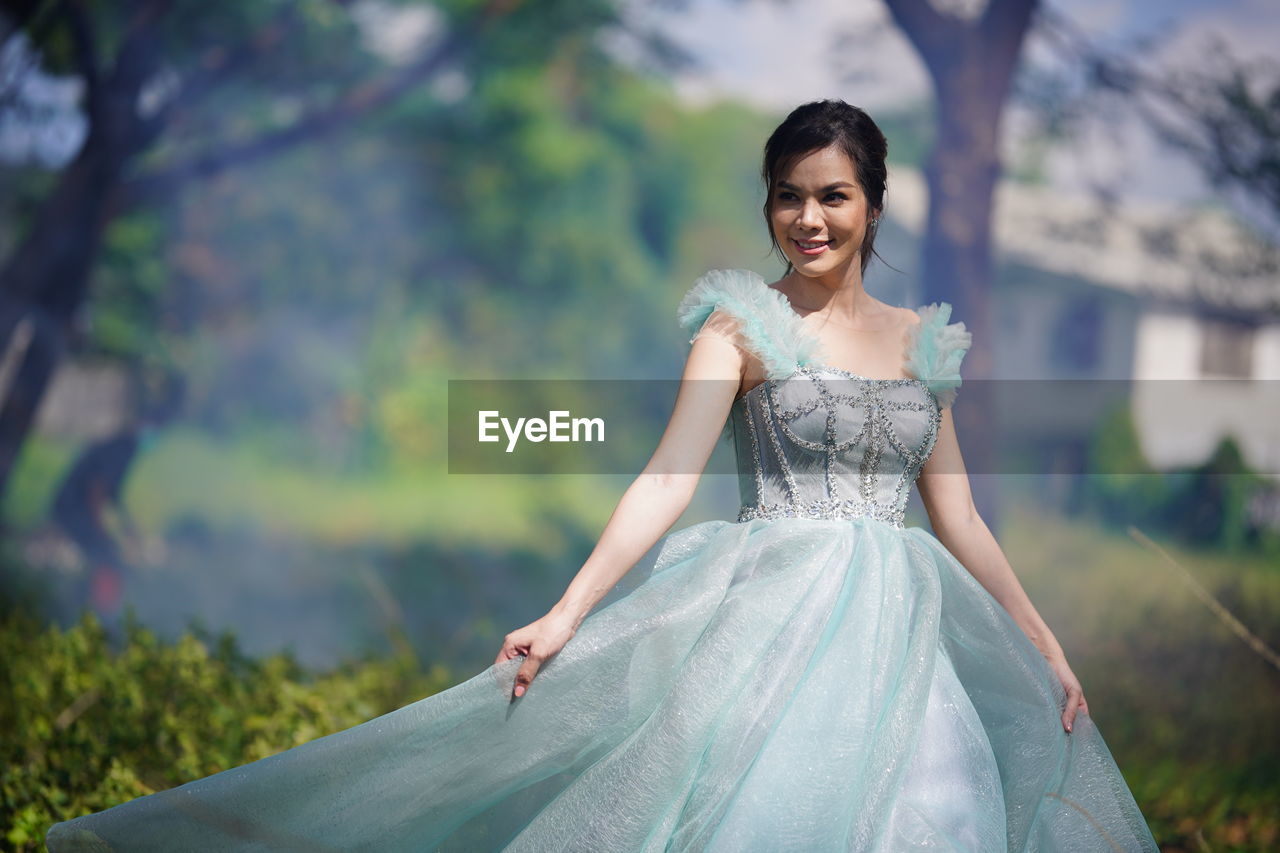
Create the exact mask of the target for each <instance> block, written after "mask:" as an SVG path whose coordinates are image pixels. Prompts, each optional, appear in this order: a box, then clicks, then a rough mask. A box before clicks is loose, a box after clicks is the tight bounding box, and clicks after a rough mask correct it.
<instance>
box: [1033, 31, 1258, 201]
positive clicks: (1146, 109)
mask: <svg viewBox="0 0 1280 853" xmlns="http://www.w3.org/2000/svg"><path fill="white" fill-rule="evenodd" d="M1035 33H1036V36H1037V38H1039V39H1040V40H1041V41H1043V42H1044V43H1045V44H1046V46H1047V47H1049V48H1050V50H1051V52H1052V54H1053V55H1054V56H1056V58H1057V59H1058V60H1059V61H1060V67H1057V68H1053V67H1049V66H1047V65H1042V66H1040V67H1037V68H1034V69H1029V71H1028V73H1027V74H1026V75H1024V78H1023V80H1022V81H1021V84H1020V86H1019V91H1018V92H1017V94H1018V96H1019V98H1020V100H1021V101H1023V102H1025V103H1026V104H1027V106H1029V107H1030V108H1031V109H1032V111H1033V113H1034V114H1035V115H1036V116H1037V117H1038V118H1039V120H1040V122H1041V125H1042V130H1043V131H1044V132H1045V133H1047V134H1052V135H1055V136H1058V137H1063V138H1070V137H1072V136H1073V135H1075V134H1078V133H1080V132H1081V131H1082V130H1084V129H1085V128H1086V127H1087V126H1088V125H1089V124H1090V123H1091V122H1100V123H1114V122H1118V121H1119V120H1120V119H1123V118H1129V117H1132V116H1136V117H1138V118H1139V119H1141V121H1142V122H1144V123H1145V124H1146V126H1147V127H1149V128H1150V129H1151V130H1152V131H1153V132H1154V133H1155V134H1156V136H1157V138H1159V139H1161V140H1163V141H1164V142H1165V143H1167V144H1169V145H1170V146H1171V147H1173V148H1174V149H1176V150H1178V151H1181V152H1182V153H1184V154H1185V155H1187V156H1188V157H1189V158H1190V159H1191V160H1192V161H1193V162H1194V163H1195V164H1196V165H1197V166H1199V167H1200V169H1201V170H1202V172H1203V173H1204V175H1205V177H1206V178H1207V179H1208V180H1209V182H1210V184H1211V185H1212V186H1214V187H1215V188H1216V189H1217V190H1218V191H1220V192H1223V193H1224V194H1225V193H1227V192H1238V193H1240V194H1242V196H1243V197H1244V198H1247V199H1250V200H1251V201H1252V202H1253V203H1254V204H1255V206H1256V207H1260V208H1261V209H1262V210H1263V211H1265V212H1266V213H1267V214H1268V215H1269V216H1270V217H1271V219H1272V225H1273V226H1280V61H1277V60H1276V58H1275V57H1273V56H1264V57H1261V58H1258V59H1253V60H1245V59H1242V58H1240V57H1239V56H1236V55H1234V54H1233V52H1232V49H1231V48H1230V47H1229V46H1228V45H1227V44H1226V43H1225V42H1224V41H1223V40H1222V39H1221V38H1220V37H1215V38H1212V39H1209V40H1207V41H1206V42H1204V44H1203V49H1202V50H1200V51H1199V55H1200V57H1201V58H1200V59H1199V61H1198V62H1196V63H1195V64H1194V65H1189V66H1188V65H1185V64H1179V65H1176V66H1173V67H1170V66H1169V65H1168V63H1153V62H1152V61H1151V55H1152V54H1153V53H1155V52H1156V51H1157V50H1158V49H1159V48H1160V47H1162V46H1163V45H1164V38H1163V36H1161V35H1160V34H1156V35H1153V36H1143V37H1141V38H1139V39H1137V40H1135V41H1134V43H1132V44H1127V45H1124V46H1122V47H1118V48H1109V47H1106V46H1104V45H1103V44H1102V43H1101V42H1100V40H1099V39H1097V38H1094V37H1091V36H1089V35H1087V34H1086V33H1084V32H1083V31H1082V30H1081V28H1080V27H1079V26H1078V25H1076V24H1075V23H1074V22H1073V21H1072V20H1071V19H1070V18H1069V17H1068V16H1067V15H1065V14H1063V13H1062V12H1060V11H1058V10H1055V9H1046V10H1045V12H1044V13H1043V14H1042V15H1040V16H1039V18H1038V21H1037V26H1036V30H1035Z"/></svg>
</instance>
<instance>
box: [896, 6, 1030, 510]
mask: <svg viewBox="0 0 1280 853" xmlns="http://www.w3.org/2000/svg"><path fill="white" fill-rule="evenodd" d="M885 2H886V5H887V6H888V7H889V12H890V13H891V14H892V16H893V19H894V21H896V22H897V24H898V26H899V27H901V29H902V31H903V32H904V33H905V34H906V36H907V38H908V39H910V41H911V43H912V45H914V46H915V48H916V50H917V51H918V52H919V54H920V58H921V59H922V60H923V61H924V64H925V67H926V68H927V69H928V71H929V77H930V79H931V80H932V82H933V91H934V99H935V110H936V131H935V137H934V145H933V149H932V150H931V151H930V153H929V156H928V160H927V161H926V163H925V168H924V172H925V179H926V181H927V182H928V187H929V212H928V215H927V217H926V220H925V228H924V235H923V257H922V259H921V261H922V263H921V272H920V286H921V291H920V301H922V302H925V303H928V302H941V301H944V300H945V301H950V302H952V303H953V304H954V306H955V316H956V317H958V318H963V320H964V323H965V326H966V327H967V328H968V329H969V330H970V331H971V332H973V346H972V348H971V349H970V350H969V353H968V355H967V356H966V358H965V369H966V376H967V377H971V378H973V379H988V378H990V377H991V375H992V371H993V369H994V364H993V356H992V339H991V331H992V323H991V309H990V305H989V301H990V300H989V296H990V293H991V281H992V246H991V228H992V205H993V202H994V198H995V187H996V182H997V181H998V180H999V178H1000V174H1001V162H1000V127H1001V117H1002V115H1003V113H1004V108H1005V102H1006V100H1007V99H1008V96H1009V92H1010V89H1011V87H1012V82H1013V76H1014V72H1015V71H1016V70H1017V67H1018V58H1019V56H1020V54H1021V51H1022V44H1023V40H1024V39H1025V37H1026V34H1027V30H1028V28H1029V26H1030V24H1031V18H1032V13H1033V12H1034V11H1035V9H1036V8H1037V6H1038V5H1039V4H1038V0H989V1H988V2H986V3H985V4H984V3H982V2H972V1H971V2H943V0H934V2H932V3H931V2H930V0H885ZM975 390H978V391H979V392H980V391H981V383H979V384H978V385H977V386H975ZM985 409H986V407H985V406H983V405H982V404H981V403H975V404H974V405H969V406H960V407H958V408H957V409H956V419H957V428H958V429H961V430H962V431H963V432H964V437H965V457H966V464H967V466H968V468H969V469H970V470H971V471H973V472H975V473H977V474H985V473H987V472H990V471H993V470H994V468H993V467H992V459H993V456H992V454H993V451H994V448H993V447H992V445H991V440H990V432H989V430H985V429H983V428H982V427H983V425H982V424H981V423H979V422H977V421H975V420H974V419H975V418H977V419H979V420H980V416H981V413H982V412H983V411H984V410H985ZM972 487H973V493H974V502H975V504H976V505H977V507H978V511H979V512H980V513H981V514H982V517H983V519H984V520H985V521H986V522H987V524H988V526H990V527H991V528H992V529H995V528H996V527H997V525H998V523H999V518H998V507H997V505H996V492H995V489H993V488H992V487H991V485H990V484H989V482H988V478H987V477H983V476H978V477H975V478H973V481H972Z"/></svg>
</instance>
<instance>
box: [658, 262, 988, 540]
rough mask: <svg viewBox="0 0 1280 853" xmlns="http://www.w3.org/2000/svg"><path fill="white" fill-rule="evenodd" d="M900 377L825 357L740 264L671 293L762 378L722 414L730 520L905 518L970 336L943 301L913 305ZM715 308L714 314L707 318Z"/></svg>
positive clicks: (683, 312) (686, 316) (692, 325)
mask: <svg viewBox="0 0 1280 853" xmlns="http://www.w3.org/2000/svg"><path fill="white" fill-rule="evenodd" d="M916 313H917V314H918V315H919V320H920V322H918V323H915V324H913V325H911V326H910V327H909V328H908V331H907V333H906V338H907V344H906V351H905V357H904V362H903V366H904V367H905V368H906V370H905V372H906V373H907V374H909V377H908V378H901V379H871V378H867V377H863V376H860V375H858V374H856V373H853V372H851V371H849V370H845V369H842V368H837V367H833V366H831V365H829V364H827V363H825V361H824V356H823V353H822V346H821V344H820V342H819V341H818V340H817V339H816V337H815V336H814V335H813V334H812V333H811V332H810V331H809V330H808V327H807V326H806V325H805V324H804V323H803V322H802V318H801V317H800V315H799V314H797V313H796V312H795V311H794V310H793V309H792V308H791V306H790V302H789V301H788V300H787V298H786V296H785V295H783V294H782V293H781V292H780V291H778V290H775V289H773V288H771V287H769V286H768V284H767V283H766V282H765V281H764V279H763V278H762V277H761V276H759V275H758V274H757V273H754V272H751V271H750V270H711V271H709V272H707V273H705V274H704V275H702V276H701V277H699V279H698V280H697V281H696V282H695V283H694V286H693V287H692V288H691V289H690V291H689V292H688V293H687V294H686V295H685V298H684V299H683V300H682V301H681V303H680V311H679V317H680V320H681V322H682V323H683V324H684V325H685V326H686V328H689V329H690V330H692V331H693V332H694V334H693V337H692V338H690V342H692V340H694V339H696V338H697V337H698V336H699V335H700V334H716V335H719V336H722V337H726V338H728V339H729V340H730V341H731V342H732V343H734V345H736V346H739V347H741V348H742V349H744V350H746V351H749V352H750V353H751V354H752V355H754V356H755V357H756V358H758V359H759V361H760V363H761V365H763V367H764V368H765V373H766V379H765V380H764V381H763V382H762V383H761V384H759V385H756V386H755V387H753V388H752V389H751V390H750V391H748V392H747V393H746V394H744V395H743V396H742V397H740V398H739V399H738V400H736V401H735V402H734V404H733V407H732V410H731V412H730V416H729V423H728V424H727V425H726V426H727V427H731V429H732V435H733V442H734V452H735V454H736V459H737V471H738V486H739V493H740V496H741V498H742V507H741V510H740V511H739V515H738V521H739V522H744V521H750V520H753V519H775V518H784V517H787V518H791V517H796V518H820V519H828V518H840V519H852V518H873V519H877V520H880V521H883V522H885V523H887V524H891V525H893V526H895V527H899V528H900V527H902V526H903V516H904V513H905V510H906V505H907V500H908V498H909V497H910V494H911V486H912V484H913V483H915V481H916V479H917V478H918V477H919V476H920V473H921V469H922V468H923V467H924V465H925V463H926V462H927V461H928V459H929V456H930V454H931V453H932V452H933V448H934V445H935V443H936V442H937V439H938V431H939V426H940V425H941V423H942V411H943V409H945V408H946V407H948V406H950V405H951V402H952V401H953V400H954V398H955V396H956V389H957V388H958V387H959V385H960V373H959V366H960V361H961V359H962V358H963V356H964V353H965V352H966V351H967V350H968V348H969V345H970V342H971V340H972V338H971V336H970V334H969V332H968V331H966V330H965V328H964V324H963V323H948V322H947V321H948V319H949V318H950V316H951V306H950V305H949V304H947V303H945V302H943V303H934V304H932V305H923V306H921V307H919V308H918V309H916ZM713 314H717V315H719V317H718V320H717V321H716V322H715V323H709V322H708V320H709V319H710V318H711V316H712V315H713Z"/></svg>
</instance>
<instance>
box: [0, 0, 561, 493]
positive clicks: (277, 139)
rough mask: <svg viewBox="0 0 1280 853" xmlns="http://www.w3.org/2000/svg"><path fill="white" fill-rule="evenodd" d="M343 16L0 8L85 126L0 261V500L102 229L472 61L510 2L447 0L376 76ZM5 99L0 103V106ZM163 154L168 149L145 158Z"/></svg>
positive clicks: (12, 3)
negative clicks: (246, 109) (443, 23)
mask: <svg viewBox="0 0 1280 853" xmlns="http://www.w3.org/2000/svg"><path fill="white" fill-rule="evenodd" d="M353 5H355V4H353V3H351V2H349V0H303V2H284V0H276V1H275V2H247V0H246V2H228V3H203V2H197V0H151V1H150V2H143V3H136V4H104V3H88V2H83V0H81V1H80V2H77V1H76V0H68V2H53V0H47V2H40V1H39V0H6V2H4V3H3V5H0V14H2V15H3V17H4V18H6V19H8V21H9V25H8V28H7V30H6V31H4V32H3V33H2V35H3V38H4V42H5V44H6V45H7V44H8V43H9V42H10V41H11V40H12V39H14V38H16V37H18V36H19V35H21V36H24V37H25V38H27V39H28V40H29V41H30V43H31V45H32V46H33V48H34V49H35V50H37V51H38V52H39V54H40V55H41V56H42V57H43V59H44V61H46V62H47V63H48V64H49V66H50V67H51V68H54V69H56V70H58V71H62V72H68V73H74V74H76V75H77V76H78V77H79V78H80V80H81V81H82V82H83V86H84V88H83V104H84V111H85V113H86V116H87V121H88V128H87V136H86V138H85V140H84V143H83V145H82V146H81V148H80V149H79V151H78V152H77V153H76V155H75V157H74V158H73V159H72V161H71V162H70V164H69V165H67V166H66V167H65V168H64V169H63V170H62V171H61V173H60V174H59V175H58V176H57V178H56V180H55V181H54V182H53V184H52V186H50V187H49V189H48V192H47V194H46V195H45V196H44V198H43V199H42V200H41V203H40V205H39V207H38V209H37V210H35V211H34V212H33V215H32V216H31V221H30V222H29V223H28V227H27V229H26V232H25V233H24V234H23V235H22V236H21V237H20V238H19V240H18V241H17V243H16V245H15V247H14V248H13V250H12V251H11V253H10V254H9V256H8V257H7V258H6V259H4V261H3V263H0V351H2V352H5V353H7V354H8V357H9V358H11V359H12V361H13V369H12V373H11V379H10V381H9V383H8V386H7V387H6V388H5V389H3V399H0V492H2V491H3V489H4V488H5V486H6V484H7V482H8V477H9V474H10V472H11V470H12V467H13V463H14V461H15V459H16V458H17V455H18V452H19V450H20V448H21V446H22V443H23V441H24V440H25V438H26V436H27V433H28V432H29V430H30V427H31V423H32V420H33V417H34V415H35V412H36V410H37V408H38V406H39V404H40V401H41V399H42V397H43V395H44V392H45V389H46V387H47V386H48V383H49V380H50V378H51V376H52V374H53V371H54V368H55V366H56V364H57V362H58V359H59V358H60V356H61V354H62V352H63V350H64V348H65V344H66V339H67V336H68V333H69V331H70V327H71V324H72V322H73V319H74V316H75V313H76V311H77V310H78V309H79V308H80V306H81V304H82V303H83V302H84V300H85V296H86V293H87V291H88V287H89V283H90V279H91V275H90V274H91V271H92V270H93V268H94V265H95V262H96V261H97V258H98V255H99V251H100V249H101V247H102V243H103V235H104V232H105V229H106V226H107V225H108V224H109V223H110V222H111V221H112V220H113V218H115V217H116V216H118V215H119V214H120V213H121V212H122V211H126V210H129V209H134V208H137V207H138V206H141V205H146V204H148V203H152V202H156V201H159V200H162V199H164V198H167V197H169V196H171V195H172V194H173V193H175V192H177V191H179V190H181V189H182V188H183V187H184V186H185V185H187V184H189V183H190V182H192V181H194V180H198V179H202V178H207V177H210V176H212V175H215V174H218V173H220V172H222V171H224V170H226V169H229V168H233V167H236V166H239V165H241V164H244V163H247V162H251V161H255V160H260V159H262V158H264V157H267V156H271V155H273V154H276V153H279V152H282V151H285V150H288V149H291V148H293V147H295V146H297V145H299V144H302V143H305V142H308V141H310V140H313V139H315V138H317V137H319V136H321V135H324V134H327V133H332V132H335V131H337V130H340V129H343V128H345V127H348V126H350V125H351V124H353V123H354V122H356V121H357V120H358V119H360V118H362V117H363V116H366V115H368V114H369V113H371V112H373V111H375V110H378V109H380V108H383V107H385V106H387V105H389V104H392V103H394V102H395V101H396V100H397V99H399V98H401V97H402V96H403V95H405V94H406V93H407V92H409V91H411V90H413V89H414V88H416V87H418V86H419V85H420V84H422V83H423V82H424V81H426V80H428V79H431V78H432V77H433V76H434V75H436V74H437V73H438V72H439V71H440V70H441V69H443V68H445V67H446V66H447V63H448V62H449V61H451V60H453V59H454V57H455V56H456V55H458V54H461V53H465V52H466V51H467V50H471V49H474V48H475V45H476V44H478V43H479V42H480V41H482V36H483V35H486V34H487V32H488V31H489V30H491V28H492V25H493V24H494V23H495V21H497V20H499V19H502V18H504V17H506V16H508V15H510V14H512V12H513V11H514V10H516V9H517V7H518V6H519V5H520V4H519V2H518V0H487V2H462V0H459V2H452V3H448V4H446V5H445V6H443V7H440V8H441V11H443V12H444V13H445V14H446V15H447V16H449V18H450V26H448V27H446V29H445V32H446V34H445V35H444V36H443V37H440V38H438V39H436V40H435V41H433V42H432V43H431V45H430V46H429V48H428V49H427V50H426V51H425V52H424V53H423V54H422V55H421V56H420V57H418V58H416V59H414V60H413V61H411V62H409V63H407V64H403V65H398V66H395V67H392V68H390V70H388V68H387V67H386V64H385V63H383V62H382V61H380V60H379V59H378V58H377V57H375V56H374V54H373V53H372V52H370V51H368V50H363V49H358V48H357V45H358V44H359V41H358V39H357V38H356V36H357V35H358V33H357V24H356V21H355V19H354V17H353V14H352V9H351V7H352V6H353ZM520 33H521V34H523V35H524V36H525V37H526V38H527V39H528V42H527V44H528V45H533V44H534V43H535V41H537V42H538V43H541V44H543V45H545V43H546V41H547V40H546V38H545V31H539V30H537V29H536V28H526V29H522V30H520ZM543 49H545V47H544V48H543ZM18 77H19V82H20V77H21V75H18ZM19 82H15V83H13V85H18V84H19ZM245 87H248V88H250V89H252V90H255V91H257V92H258V93H260V94H261V99H260V100H259V101H258V103H257V109H256V110H255V111H254V112H252V113H250V114H247V115H246V114H244V113H238V114H236V115H234V116H228V115H225V114H223V113H221V112H220V111H219V109H218V106H219V104H218V99H219V97H220V96H225V95H226V94H227V93H230V92H235V91H236V90H238V89H242V88H245ZM11 101H12V99H9V98H5V99H0V109H3V108H4V105H5V104H6V103H11ZM210 138H212V139H214V140H215V141H213V142H209V141H208V140H209V139H210ZM162 141H163V142H166V143H167V144H166V145H164V146H163V148H162V149H161V150H159V151H157V149H159V148H160V143H161V142H162ZM15 332H20V334H16V335H15ZM12 344H17V345H16V346H11V345H12Z"/></svg>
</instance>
